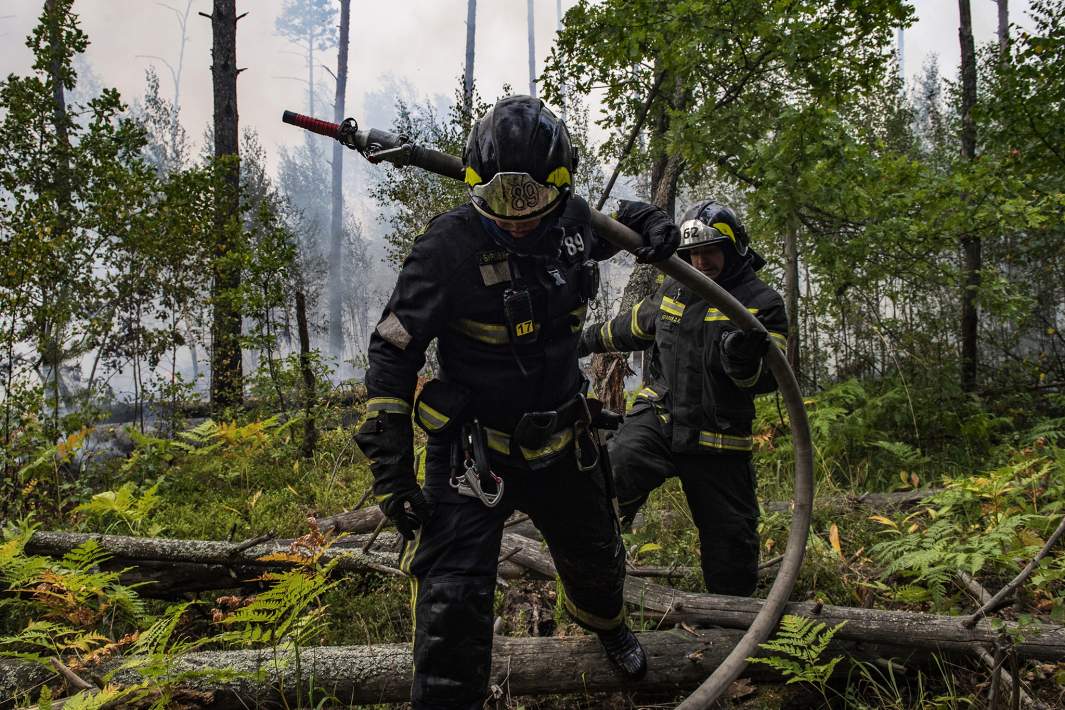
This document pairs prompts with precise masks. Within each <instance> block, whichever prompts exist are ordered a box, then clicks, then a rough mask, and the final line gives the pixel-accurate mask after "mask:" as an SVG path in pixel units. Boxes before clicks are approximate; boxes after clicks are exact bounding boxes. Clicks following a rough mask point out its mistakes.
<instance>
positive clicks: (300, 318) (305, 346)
mask: <svg viewBox="0 0 1065 710" xmlns="http://www.w3.org/2000/svg"><path fill="white" fill-rule="evenodd" d="M345 4H347V0H345ZM338 145H339V144H338ZM296 329H297V331H298V332H299V341H300V374H301V375H302V376H303V442H302V444H301V445H300V454H301V455H302V456H303V458H305V459H309V458H311V457H312V456H314V447H315V445H316V444H317V443H318V428H317V427H316V426H315V422H314V404H315V402H314V399H315V392H314V390H315V383H314V370H312V369H311V338H310V335H309V333H308V332H307V299H306V298H304V296H303V290H302V289H299V290H297V291H296Z"/></svg>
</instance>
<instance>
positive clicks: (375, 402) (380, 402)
mask: <svg viewBox="0 0 1065 710" xmlns="http://www.w3.org/2000/svg"><path fill="white" fill-rule="evenodd" d="M381 412H387V413H389V414H410V405H409V404H407V403H406V402H404V401H403V400H402V399H400V398H399V397H371V398H370V399H369V400H367V402H366V416H368V417H376V416H377V415H378V414H380V413H381Z"/></svg>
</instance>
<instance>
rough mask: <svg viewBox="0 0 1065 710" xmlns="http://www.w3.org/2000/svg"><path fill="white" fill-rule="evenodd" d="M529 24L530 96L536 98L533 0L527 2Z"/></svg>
mask: <svg viewBox="0 0 1065 710" xmlns="http://www.w3.org/2000/svg"><path fill="white" fill-rule="evenodd" d="M526 7H527V8H528V23H529V96H536V26H535V24H534V22H533V19H534V18H533V0H526Z"/></svg>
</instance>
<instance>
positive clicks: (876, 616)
mask: <svg viewBox="0 0 1065 710" xmlns="http://www.w3.org/2000/svg"><path fill="white" fill-rule="evenodd" d="M369 537H370V536H361V537H355V536H353V537H350V538H346V539H345V541H344V542H343V543H341V544H338V545H334V546H333V547H331V548H330V549H329V550H327V551H326V552H325V553H324V554H323V555H322V558H321V562H322V563H326V562H328V561H331V560H334V559H336V560H338V564H337V567H336V570H337V573H338V574H339V573H352V572H365V571H368V570H377V571H384V572H389V573H396V572H397V570H395V569H394V566H395V564H396V559H397V556H396V553H394V552H388V553H385V552H365V553H364V552H362V549H361V547H362V545H364V544H365V541H367V540H368V539H369ZM89 539H93V540H95V541H96V542H97V543H98V544H99V545H100V546H101V547H102V548H103V549H105V550H107V551H108V552H109V553H111V555H112V557H111V558H110V559H109V560H108V561H107V562H106V563H105V565H103V568H105V569H115V568H117V569H121V568H124V567H134V568H136V569H135V570H133V571H132V572H130V573H127V574H126V575H125V576H123V581H124V582H126V583H129V582H133V581H147V580H151V579H164V580H170V581H171V582H173V583H174V585H175V586H174V587H172V588H171V592H172V593H173V592H176V591H194V590H206V589H222V588H233V587H238V586H241V581H240V580H253V578H255V577H258V576H259V575H261V574H262V572H263V571H264V570H266V569H270V568H273V569H277V568H284V567H286V566H290V565H291V563H286V562H284V561H265V560H262V559H260V558H261V557H263V556H264V555H267V554H270V553H278V552H288V551H290V549H291V547H290V545H291V541H287V540H276V541H273V542H265V543H259V544H257V545H253V546H247V545H238V544H233V543H225V542H214V541H207V540H171V539H166V538H132V537H123V536H118V535H91V534H85V533H58V532H40V531H39V532H36V533H34V535H33V537H32V538H31V539H30V542H29V544H27V546H26V551H27V553H28V554H34V555H47V556H50V557H61V556H62V555H64V554H66V553H68V552H69V551H70V550H72V549H74V548H75V547H77V546H78V545H81V544H84V543H85V542H86V541H87V540H89ZM396 542H397V536H396V535H395V534H392V533H384V534H381V535H380V536H379V537H378V538H377V540H376V544H377V546H378V549H386V548H388V547H391V546H394V545H395V543H396ZM242 547H243V548H244V549H241V548H242ZM500 554H501V555H502V556H503V557H506V558H507V562H508V563H510V564H512V565H517V566H519V567H523V568H526V569H528V570H531V571H532V572H535V573H536V574H538V575H540V576H542V577H544V578H546V579H554V578H555V576H556V570H555V566H554V562H553V561H552V559H551V555H550V553H549V552H548V551H546V550H545V549H544V548H543V545H542V544H541V543H540V542H539V541H537V540H532V539H530V538H527V537H523V536H521V535H515V534H513V533H506V534H504V535H503V541H502V545H501V548H500ZM170 568H174V572H171V573H170V575H169V576H167V572H168V570H169V569H170ZM175 572H176V573H175ZM211 573H213V574H215V575H217V576H216V577H213V578H212V577H211V576H210V575H211ZM153 575H155V576H154V577H153ZM179 575H180V576H181V577H182V578H183V579H178V577H179ZM182 585H183V586H182ZM149 589H150V587H145V588H143V590H142V593H149ZM151 594H153V595H156V594H158V590H154V591H153V592H151ZM160 596H165V595H160ZM625 599H626V600H627V601H628V602H629V603H630V604H632V605H634V606H635V607H636V608H637V609H643V610H644V612H643V614H644V615H645V616H647V615H652V616H654V617H655V618H661V621H662V622H664V623H669V624H674V623H686V624H689V625H702V626H724V627H728V628H735V629H745V628H747V627H748V626H749V625H750V623H751V621H752V620H753V619H754V617H755V616H756V615H757V613H758V612H759V610H760V609H761V608H762V605H763V604H764V603H765V601H764V600H762V599H751V598H745V597H728V596H721V595H715V594H695V593H691V592H682V591H680V590H677V589H673V588H671V587H666V586H664V585H661V584H655V583H653V582H649V581H647V580H646V579H641V578H637V577H635V576H632V575H630V576H629V577H628V578H627V579H626V580H625ZM785 613H788V614H795V615H799V616H805V617H808V618H816V619H818V620H820V621H824V622H826V623H828V624H829V625H835V624H838V623H840V622H842V621H846V622H847V623H846V624H845V625H844V626H843V628H842V629H840V631H839V632H838V634H837V638H839V639H840V640H843V641H854V642H862V643H872V644H888V645H893V646H897V647H907V648H920V649H924V650H928V651H949V652H952V653H964V654H975V653H977V650H976V649H977V648H978V647H979V646H981V645H983V644H992V643H994V642H995V640H996V639H997V638H999V633H1001V632H1005V633H1007V634H1009V635H1010V637H1011V638H1015V639H1017V642H1016V646H1015V649H1016V651H1017V653H1018V655H1019V656H1020V657H1022V658H1036V659H1041V660H1047V661H1061V660H1065V627H1063V626H1055V625H1051V624H1031V623H1025V624H1023V625H1022V624H1019V623H1017V622H1013V621H1008V622H1004V623H998V622H996V623H995V624H992V621H991V620H990V619H982V620H981V621H979V622H978V623H977V624H976V626H975V627H974V628H973V629H971V630H970V629H966V628H965V627H964V626H962V621H963V620H964V618H965V617H956V616H943V615H936V614H923V613H920V612H904V611H887V610H882V609H857V608H850V607H837V606H828V605H821V604H819V603H816V602H793V603H791V604H789V605H788V607H787V608H786V609H785Z"/></svg>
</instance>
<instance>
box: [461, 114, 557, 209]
mask: <svg viewBox="0 0 1065 710" xmlns="http://www.w3.org/2000/svg"><path fill="white" fill-rule="evenodd" d="M462 162H463V164H464V166H465V181H466V185H467V187H468V189H469V192H470V201H471V202H472V203H473V206H474V208H475V209H476V210H477V211H478V212H480V213H481V214H483V215H484V216H485V217H489V218H491V219H497V220H505V221H508V222H526V221H531V220H534V219H541V218H543V217H544V216H546V215H548V214H550V213H551V212H553V211H554V210H555V209H556V208H558V207H560V206H562V205H563V204H564V203H565V201H566V199H567V198H568V197H569V195H570V191H571V189H572V182H573V180H572V175H571V173H572V172H573V169H574V152H573V147H572V146H571V144H570V139H569V132H568V131H567V130H566V124H564V123H563V122H562V121H561V120H559V119H558V118H556V117H555V114H553V113H551V110H550V109H548V108H547V107H546V106H544V102H543V101H541V100H540V99H535V98H533V97H531V96H508V97H507V98H505V99H500V100H499V102H497V103H496V105H495V106H493V107H492V108H491V109H489V111H488V113H486V114H485V115H484V116H483V117H482V118H481V119H480V120H479V121H477V123H476V124H474V126H473V129H472V130H471V131H470V136H469V138H468V139H467V141H466V149H465V150H464V151H463V154H462Z"/></svg>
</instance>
